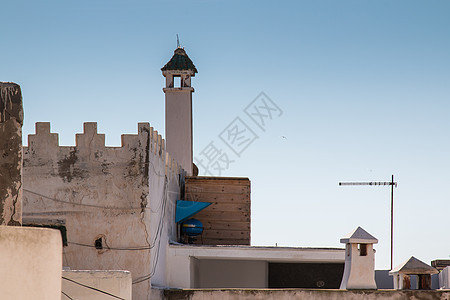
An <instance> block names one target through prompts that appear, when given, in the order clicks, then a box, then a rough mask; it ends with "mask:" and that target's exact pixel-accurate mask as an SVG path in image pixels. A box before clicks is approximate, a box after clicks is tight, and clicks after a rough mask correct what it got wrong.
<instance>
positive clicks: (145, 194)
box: [23, 123, 182, 299]
mask: <svg viewBox="0 0 450 300" xmlns="http://www.w3.org/2000/svg"><path fill="white" fill-rule="evenodd" d="M104 142H105V136H104V135H103V134H98V133H97V124H96V123H85V124H84V133H82V134H77V136H76V146H62V147H60V146H59V145H58V135H57V134H56V133H51V132H50V124H49V123H37V124H36V134H35V135H30V136H29V138H28V147H24V169H23V172H24V216H26V217H27V219H30V218H47V219H52V218H53V219H62V220H64V221H65V222H66V227H67V236H68V244H69V246H68V247H66V248H65V249H64V266H65V267H70V269H72V270H129V271H130V272H131V275H132V277H133V299H146V298H147V297H148V295H149V292H150V286H151V282H150V281H151V277H152V275H153V274H154V273H155V270H154V263H153V260H152V258H151V257H152V255H153V254H152V253H151V252H154V251H157V252H159V251H161V250H163V249H165V248H164V247H160V246H159V245H160V242H159V240H160V236H161V235H158V236H156V235H155V234H154V233H152V230H153V227H154V226H153V225H154V224H153V223H154V222H156V220H159V217H160V213H159V211H158V207H157V203H161V198H164V195H165V193H166V190H167V189H166V186H170V187H171V189H172V191H173V192H175V193H176V192H177V191H178V193H176V196H179V188H178V190H177V189H176V188H175V187H174V186H178V187H179V185H178V184H179V183H178V180H177V181H175V182H174V178H175V177H176V178H178V175H174V174H179V173H181V172H182V170H181V168H180V167H179V166H178V165H177V164H176V163H174V161H173V160H171V159H170V157H169V156H168V155H167V154H166V152H165V151H164V140H163V139H162V138H161V136H160V135H158V133H157V132H156V131H153V129H152V128H151V127H150V126H149V124H148V123H139V126H138V134H137V135H122V146H121V147H105V143H104ZM165 182H167V183H165ZM174 197H175V196H174ZM153 219H155V220H153ZM99 239H101V242H102V249H96V248H95V241H96V240H99ZM153 256H155V255H153Z"/></svg>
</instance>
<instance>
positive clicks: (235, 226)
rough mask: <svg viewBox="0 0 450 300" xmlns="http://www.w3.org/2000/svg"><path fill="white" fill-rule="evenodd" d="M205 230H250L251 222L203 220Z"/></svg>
mask: <svg viewBox="0 0 450 300" xmlns="http://www.w3.org/2000/svg"><path fill="white" fill-rule="evenodd" d="M202 223H203V227H204V228H205V230H209V229H213V230H223V229H228V230H250V222H225V221H216V220H213V221H202Z"/></svg>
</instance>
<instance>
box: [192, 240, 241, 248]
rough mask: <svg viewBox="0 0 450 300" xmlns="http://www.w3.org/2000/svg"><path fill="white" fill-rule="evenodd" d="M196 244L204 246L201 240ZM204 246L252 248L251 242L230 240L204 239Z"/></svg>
mask: <svg viewBox="0 0 450 300" xmlns="http://www.w3.org/2000/svg"><path fill="white" fill-rule="evenodd" d="M194 244H202V240H201V239H200V238H199V239H198V240H197V241H196V242H195V243H194ZM203 245H244V246H250V241H249V240H228V239H209V238H208V239H205V238H204V239H203Z"/></svg>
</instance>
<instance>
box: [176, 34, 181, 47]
mask: <svg viewBox="0 0 450 300" xmlns="http://www.w3.org/2000/svg"><path fill="white" fill-rule="evenodd" d="M177 48H180V39H179V38H178V33H177Z"/></svg>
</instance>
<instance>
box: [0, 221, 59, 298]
mask: <svg viewBox="0 0 450 300" xmlns="http://www.w3.org/2000/svg"><path fill="white" fill-rule="evenodd" d="M0 266H1V267H0V279H1V280H0V298H1V299H17V300H29V299H46V300H57V299H58V300H59V299H61V269H62V241H61V234H60V232H59V231H58V230H54V229H46V228H31V227H14V226H0Z"/></svg>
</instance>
